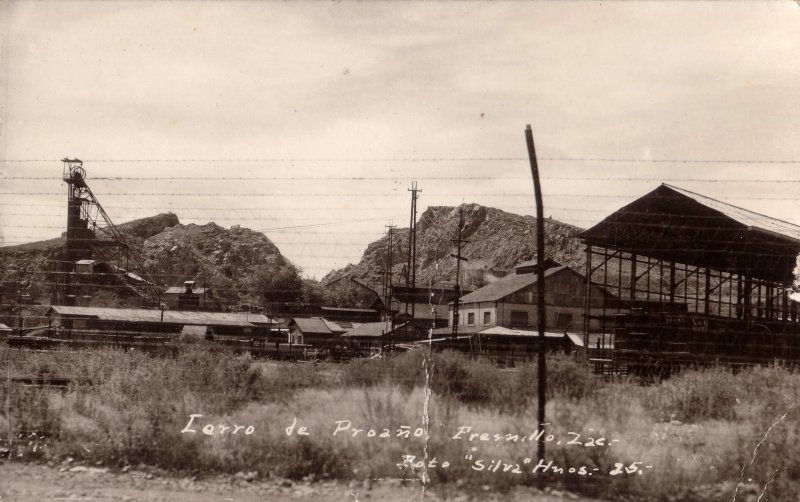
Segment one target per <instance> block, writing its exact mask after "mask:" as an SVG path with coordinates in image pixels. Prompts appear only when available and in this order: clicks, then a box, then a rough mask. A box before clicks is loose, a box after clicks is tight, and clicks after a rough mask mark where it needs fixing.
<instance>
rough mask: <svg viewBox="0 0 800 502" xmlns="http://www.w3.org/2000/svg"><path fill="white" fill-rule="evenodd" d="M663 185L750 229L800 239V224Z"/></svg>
mask: <svg viewBox="0 0 800 502" xmlns="http://www.w3.org/2000/svg"><path fill="white" fill-rule="evenodd" d="M663 185H664V186H666V187H669V188H670V189H671V190H674V191H676V192H678V193H680V194H682V195H685V196H686V197H689V198H691V199H692V200H694V201H696V202H699V203H700V204H702V205H704V206H706V207H708V208H709V209H713V210H715V211H719V212H720V213H722V214H724V215H725V216H727V217H728V218H730V219H732V220H735V221H737V222H739V223H741V224H742V225H745V226H746V227H748V228H749V229H755V230H762V231H765V232H768V233H772V234H778V235H781V236H783V237H788V238H790V239H794V240H797V241H800V226H797V225H794V224H792V223H789V222H788V221H783V220H779V219H776V218H772V217H770V216H766V215H763V214H759V213H755V212H753V211H749V210H747V209H742V208H741V207H737V206H734V205H731V204H728V203H727V202H722V201H719V200H716V199H712V198H711V197H706V196H705V195H700V194H698V193H694V192H690V191H689V190H684V189H683V188H678V187H676V186H672V185H668V184H666V183H664V184H663Z"/></svg>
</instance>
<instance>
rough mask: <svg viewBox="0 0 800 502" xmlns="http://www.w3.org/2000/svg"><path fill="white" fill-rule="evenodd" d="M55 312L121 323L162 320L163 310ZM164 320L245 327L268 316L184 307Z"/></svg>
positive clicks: (169, 312)
mask: <svg viewBox="0 0 800 502" xmlns="http://www.w3.org/2000/svg"><path fill="white" fill-rule="evenodd" d="M50 308H51V310H52V311H53V312H56V313H57V314H61V315H69V316H84V317H95V318H97V319H102V320H106V321H120V322H148V323H154V322H161V311H160V310H147V309H116V308H106V307H69V306H64V305H53V306H52V307H50ZM163 322H164V323H167V324H205V325H211V326H244V327H250V326H254V325H256V324H268V323H269V322H270V319H269V317H267V316H265V315H262V314H248V313H246V312H241V313H239V312H197V311H184V310H165V311H164V321H163Z"/></svg>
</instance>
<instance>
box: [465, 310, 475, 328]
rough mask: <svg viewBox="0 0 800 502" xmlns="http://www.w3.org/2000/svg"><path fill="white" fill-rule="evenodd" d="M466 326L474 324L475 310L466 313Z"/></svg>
mask: <svg viewBox="0 0 800 502" xmlns="http://www.w3.org/2000/svg"><path fill="white" fill-rule="evenodd" d="M467 326H475V312H470V313H469V314H467Z"/></svg>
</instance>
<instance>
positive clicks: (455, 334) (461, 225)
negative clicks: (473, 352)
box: [450, 207, 469, 340]
mask: <svg viewBox="0 0 800 502" xmlns="http://www.w3.org/2000/svg"><path fill="white" fill-rule="evenodd" d="M463 231H464V208H463V207H461V208H459V211H458V239H453V242H454V243H455V244H456V254H451V255H450V256H452V257H453V258H455V259H456V299H455V300H454V301H453V340H455V339H456V338H457V337H458V318H459V315H458V308H459V299H460V298H461V262H462V261H467V259H466V258H464V257H463V256H461V244H466V243H467V242H469V241H465V240H464V239H462V238H461V234H462V232H463Z"/></svg>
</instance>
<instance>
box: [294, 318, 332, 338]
mask: <svg viewBox="0 0 800 502" xmlns="http://www.w3.org/2000/svg"><path fill="white" fill-rule="evenodd" d="M291 322H292V323H294V324H295V325H296V326H297V328H298V329H299V330H300V331H302V332H303V333H322V334H325V335H331V334H333V332H332V331H331V330H330V328H329V327H328V325H327V324H326V323H325V320H324V319H322V318H321V317H295V318H293V319H292V320H291Z"/></svg>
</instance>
